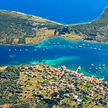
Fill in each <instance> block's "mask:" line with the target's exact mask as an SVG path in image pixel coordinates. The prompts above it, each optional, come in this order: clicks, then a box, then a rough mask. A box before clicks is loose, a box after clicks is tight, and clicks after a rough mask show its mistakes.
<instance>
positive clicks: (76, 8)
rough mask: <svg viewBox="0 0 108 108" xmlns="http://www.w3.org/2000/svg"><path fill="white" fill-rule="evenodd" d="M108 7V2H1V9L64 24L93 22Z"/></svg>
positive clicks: (9, 0) (40, 0)
mask: <svg viewBox="0 0 108 108" xmlns="http://www.w3.org/2000/svg"><path fill="white" fill-rule="evenodd" d="M105 7H108V0H0V9H4V10H11V11H17V12H23V13H27V14H31V15H36V16H40V17H44V18H47V19H50V20H52V21H56V22H60V23H63V24H76V23H83V22H89V21H92V20H94V19H96V18H98V17H100V15H101V14H102V12H103V10H104V8H105Z"/></svg>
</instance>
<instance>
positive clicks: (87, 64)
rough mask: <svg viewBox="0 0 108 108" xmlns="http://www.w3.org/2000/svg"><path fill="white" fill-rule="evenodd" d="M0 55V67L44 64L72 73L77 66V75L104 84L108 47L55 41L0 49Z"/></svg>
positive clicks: (107, 77)
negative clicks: (81, 73)
mask: <svg viewBox="0 0 108 108" xmlns="http://www.w3.org/2000/svg"><path fill="white" fill-rule="evenodd" d="M0 51H1V52H0V65H1V66H3V65H20V64H31V65H34V64H38V63H45V64H48V65H51V66H55V67H61V66H63V65H65V66H66V67H67V68H68V69H72V70H76V69H77V68H78V66H81V67H82V69H81V71H79V72H83V73H84V74H85V75H88V76H92V75H94V76H96V77H98V78H103V77H104V78H105V80H107V81H108V44H103V43H88V42H83V41H71V40H65V39H63V38H61V37H57V38H52V39H49V40H46V41H44V42H42V43H41V44H38V45H23V46H0Z"/></svg>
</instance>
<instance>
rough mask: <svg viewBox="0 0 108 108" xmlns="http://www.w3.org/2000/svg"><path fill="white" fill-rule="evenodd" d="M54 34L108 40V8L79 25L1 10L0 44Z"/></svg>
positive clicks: (34, 40) (34, 39)
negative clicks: (94, 18)
mask: <svg viewBox="0 0 108 108" xmlns="http://www.w3.org/2000/svg"><path fill="white" fill-rule="evenodd" d="M54 36H62V37H64V38H66V39H74V40H85V41H86V40H87V41H96V42H108V8H106V9H105V10H104V12H103V14H102V15H101V17H100V18H99V19H97V20H94V21H92V22H90V23H86V24H77V25H63V24H60V23H56V22H53V21H50V20H47V19H43V18H41V17H36V16H32V15H26V14H23V13H19V12H12V11H4V10H0V44H10V45H18V44H29V43H37V42H38V41H42V40H44V39H48V38H52V37H54Z"/></svg>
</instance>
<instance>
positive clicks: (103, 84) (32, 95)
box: [0, 64, 108, 108]
mask: <svg viewBox="0 0 108 108" xmlns="http://www.w3.org/2000/svg"><path fill="white" fill-rule="evenodd" d="M5 68H6V67H5ZM19 68H20V69H21V72H20V77H19V79H18V81H17V84H18V85H20V88H21V89H22V92H18V93H17V95H18V98H19V99H20V100H23V101H24V102H26V103H28V104H29V105H30V106H33V105H35V104H36V103H37V104H38V103H40V102H42V101H44V102H45V103H46V104H47V105H48V106H47V107H52V108H63V106H68V108H70V107H74V108H82V107H83V108H107V107H108V82H107V81H103V80H104V79H98V78H95V77H94V76H92V77H89V76H84V74H83V73H79V72H78V71H79V70H80V69H81V67H80V66H79V67H78V69H77V70H76V71H73V70H69V69H67V68H66V67H65V66H62V67H61V68H55V67H52V66H49V65H46V64H38V65H26V66H22V65H21V66H19ZM2 69H4V68H3V67H2ZM55 100H56V102H54V101H55ZM31 103H32V104H31ZM0 107H1V106H0Z"/></svg>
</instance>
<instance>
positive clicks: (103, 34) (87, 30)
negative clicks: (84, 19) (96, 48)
mask: <svg viewBox="0 0 108 108" xmlns="http://www.w3.org/2000/svg"><path fill="white" fill-rule="evenodd" d="M69 27H71V32H75V33H76V34H79V35H85V36H89V37H91V38H94V39H95V40H97V41H104V42H105V41H108V8H106V9H105V10H104V12H103V14H102V15H101V17H100V18H98V19H97V20H94V21H92V22H90V23H86V24H78V25H70V26H69Z"/></svg>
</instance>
